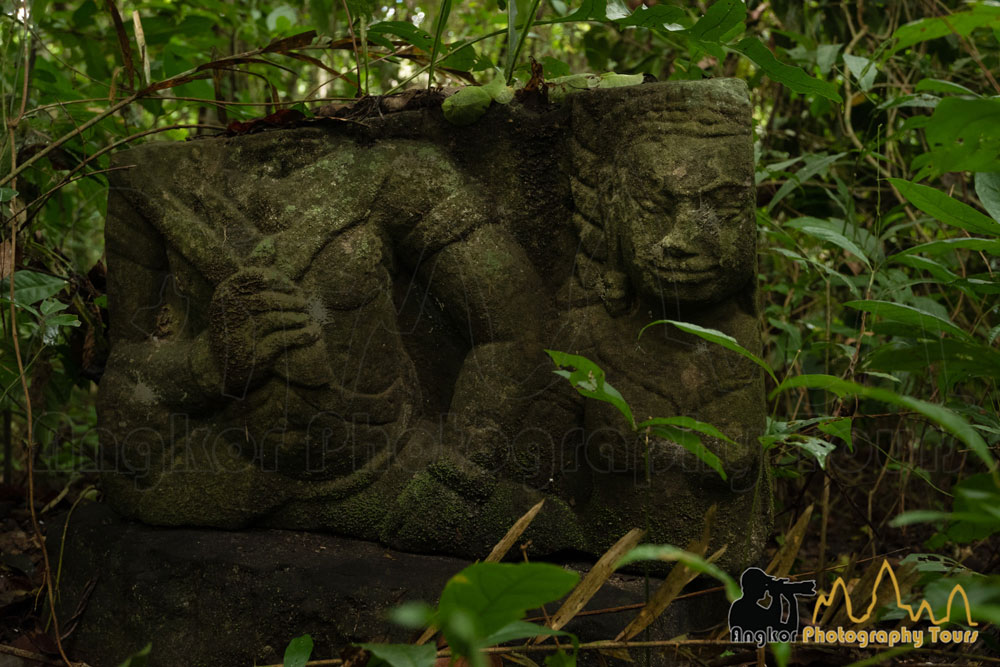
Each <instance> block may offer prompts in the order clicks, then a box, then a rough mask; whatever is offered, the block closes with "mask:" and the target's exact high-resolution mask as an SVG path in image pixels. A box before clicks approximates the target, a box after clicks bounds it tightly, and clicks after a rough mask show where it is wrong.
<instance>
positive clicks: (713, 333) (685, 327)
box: [639, 320, 778, 384]
mask: <svg viewBox="0 0 1000 667" xmlns="http://www.w3.org/2000/svg"><path fill="white" fill-rule="evenodd" d="M657 324H672V325H674V326H675V327H677V328H678V329H680V330H681V331H683V332H685V333H689V334H692V335H694V336H698V337H699V338H702V339H704V340H707V341H709V342H710V343H715V344H716V345H721V346H722V347H724V348H726V349H727V350H732V351H733V352H736V353H737V354H741V355H743V356H744V357H746V358H747V359H749V360H750V361H752V362H754V363H755V364H757V365H758V366H760V367H761V368H763V369H764V370H765V371H767V374H768V375H770V376H771V379H772V380H774V383H775V384H777V383H778V378H777V377H776V376H775V375H774V371H773V370H771V367H770V366H769V365H768V364H767V362H766V361H764V360H763V359H761V358H760V357H758V356H757V355H756V354H754V353H753V352H751V351H750V350H748V349H746V348H745V347H743V346H742V345H740V344H739V343H738V342H737V341H736V339H735V338H733V337H732V336H730V335H729V334H724V333H722V332H721V331H717V330H715V329H706V328H705V327H700V326H698V325H697V324H690V323H688V322H678V321H676V320H657V321H655V322H650V323H649V324H647V325H646V326H644V327H643V328H642V330H640V331H639V337H640V338H641V337H642V334H643V332H645V331H646V329H648V328H649V327H651V326H655V325H657Z"/></svg>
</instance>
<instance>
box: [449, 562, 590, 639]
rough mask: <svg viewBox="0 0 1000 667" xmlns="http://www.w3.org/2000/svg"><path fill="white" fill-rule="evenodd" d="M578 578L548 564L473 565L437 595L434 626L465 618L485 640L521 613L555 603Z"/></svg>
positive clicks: (576, 575)
mask: <svg viewBox="0 0 1000 667" xmlns="http://www.w3.org/2000/svg"><path fill="white" fill-rule="evenodd" d="M579 579H580V575H578V574H577V573H576V572H571V571H569V570H565V569H563V568H561V567H559V566H557V565H550V564H548V563H518V564H516V565H515V564H509V563H476V564H474V565H470V566H469V567H467V568H465V569H464V570H462V571H461V572H459V573H458V574H456V575H455V576H454V577H452V578H451V579H450V580H449V581H448V583H447V584H446V585H445V587H444V591H442V593H441V601H440V602H439V603H438V619H437V625H438V626H439V627H443V628H446V627H447V625H448V621H447V619H448V618H449V617H451V616H453V615H455V614H459V615H462V616H465V617H467V618H469V619H470V620H471V621H472V622H473V623H474V624H475V629H476V634H477V636H479V637H481V638H483V639H485V638H487V637H489V636H491V635H493V634H494V633H496V632H499V631H500V630H501V629H502V628H504V627H505V626H507V625H509V624H510V623H513V622H514V621H518V620H521V618H522V617H523V616H524V614H525V612H526V611H528V610H529V609H535V608H537V607H539V606H541V605H543V604H545V603H546V602H552V601H553V600H558V599H559V598H561V597H562V596H564V595H566V594H567V593H569V591H570V590H571V589H572V588H573V587H574V586H575V585H576V584H577V582H578V581H579Z"/></svg>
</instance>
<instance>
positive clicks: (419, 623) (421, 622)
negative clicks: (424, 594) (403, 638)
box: [389, 601, 434, 629]
mask: <svg viewBox="0 0 1000 667" xmlns="http://www.w3.org/2000/svg"><path fill="white" fill-rule="evenodd" d="M433 616H434V608H433V607H431V606H430V605H429V604H427V603H426V602H416V601H411V602H404V603H403V604H401V605H399V606H398V607H396V608H395V609H393V610H392V611H390V612H389V620H390V621H392V622H393V623H395V624H396V625H401V626H403V627H404V628H410V629H419V628H424V627H427V626H428V625H429V624H430V623H431V619H432V617H433Z"/></svg>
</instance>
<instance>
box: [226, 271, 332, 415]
mask: <svg viewBox="0 0 1000 667" xmlns="http://www.w3.org/2000/svg"><path fill="white" fill-rule="evenodd" d="M209 317H210V324H209V335H210V342H211V347H212V352H213V353H214V355H215V358H216V360H217V361H218V364H219V368H220V370H221V371H222V373H223V385H224V386H225V388H226V390H227V391H228V392H230V393H234V394H236V395H241V394H242V393H243V392H244V391H246V390H247V389H248V388H250V387H252V386H253V385H256V384H259V383H260V382H261V381H263V380H266V379H267V378H268V377H271V375H272V374H273V373H274V367H275V361H276V360H278V359H279V358H280V357H282V355H285V354H286V353H289V354H290V353H293V352H295V354H294V355H291V356H293V357H295V358H299V357H302V356H303V353H305V356H307V357H310V358H313V357H316V359H315V361H316V362H322V364H321V365H325V359H323V358H322V357H323V355H322V349H321V347H322V346H321V344H319V342H318V341H319V340H320V333H321V332H320V325H319V323H318V322H316V320H315V319H314V318H313V317H311V316H310V315H309V313H308V304H307V302H306V299H305V297H304V296H303V295H302V293H301V290H300V289H299V288H298V287H297V286H296V285H295V284H294V283H293V282H292V281H291V280H289V279H288V278H287V277H285V276H284V275H282V274H281V273H280V272H278V271H276V270H274V269H270V268H262V267H249V268H245V269H241V270H239V271H237V272H236V273H234V274H232V275H231V276H229V277H228V278H226V279H225V280H223V281H222V282H221V283H220V284H219V286H218V287H217V288H216V290H215V294H214V295H213V296H212V303H211V306H210V307H209ZM303 348H304V349H303ZM297 365H298V364H297Z"/></svg>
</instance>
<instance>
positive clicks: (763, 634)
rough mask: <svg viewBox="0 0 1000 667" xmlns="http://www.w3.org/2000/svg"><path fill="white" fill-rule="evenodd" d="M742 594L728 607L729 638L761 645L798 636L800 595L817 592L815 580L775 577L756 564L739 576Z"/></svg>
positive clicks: (809, 594) (809, 595) (733, 640)
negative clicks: (792, 579)
mask: <svg viewBox="0 0 1000 667" xmlns="http://www.w3.org/2000/svg"><path fill="white" fill-rule="evenodd" d="M740 588H741V589H742V591H743V595H742V596H741V597H740V598H738V599H737V600H736V601H735V602H733V604H732V605H731V606H730V607H729V641H731V642H738V643H748V644H756V645H757V646H764V645H765V644H768V643H771V642H794V641H797V640H798V637H799V602H798V598H799V597H812V596H813V595H816V581H815V580H814V579H810V580H808V581H789V580H788V579H778V578H777V577H772V576H771V575H769V574H767V573H766V572H764V570H762V569H760V568H759V567H751V568H747V569H746V570H745V571H744V572H743V575H742V576H741V577H740Z"/></svg>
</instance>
